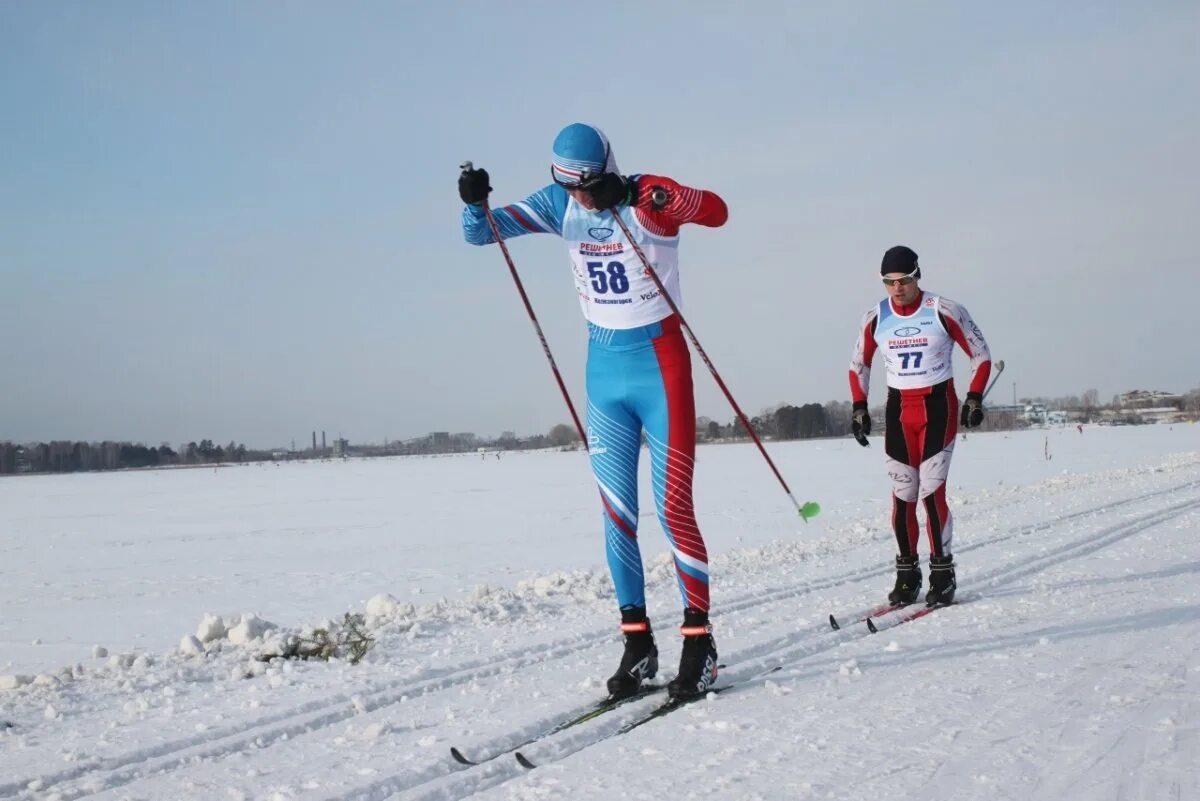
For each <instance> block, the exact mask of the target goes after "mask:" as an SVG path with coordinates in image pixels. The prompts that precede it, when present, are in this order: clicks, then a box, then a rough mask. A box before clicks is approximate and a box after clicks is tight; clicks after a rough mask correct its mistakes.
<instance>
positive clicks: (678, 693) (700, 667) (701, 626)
mask: <svg viewBox="0 0 1200 801" xmlns="http://www.w3.org/2000/svg"><path fill="white" fill-rule="evenodd" d="M679 633H680V634H682V635H683V651H682V653H680V655H679V674H678V675H676V676H675V678H673V679H671V681H670V683H668V684H667V695H669V696H670V697H671V698H676V699H680V700H690V699H692V698H699V697H700V696H702V695H704V693H706V692H708V689H709V688H710V687H712V686H713V684H715V683H716V681H717V645H716V643H714V642H713V637H712V626H710V625H709V624H708V613H707V612H701V611H700V610H699V609H685V610H683V625H682V626H680V627H679Z"/></svg>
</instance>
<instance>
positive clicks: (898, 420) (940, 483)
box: [884, 379, 958, 556]
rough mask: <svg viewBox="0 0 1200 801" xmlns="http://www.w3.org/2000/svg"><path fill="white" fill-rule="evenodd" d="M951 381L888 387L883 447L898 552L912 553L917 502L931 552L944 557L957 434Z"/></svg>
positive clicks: (951, 527)
mask: <svg viewBox="0 0 1200 801" xmlns="http://www.w3.org/2000/svg"><path fill="white" fill-rule="evenodd" d="M957 410H958V396H957V395H955V393H954V381H953V380H952V379H951V380H947V381H943V382H942V383H940V384H934V385H933V386H931V387H921V388H919V389H903V390H901V389H893V388H891V387H889V388H888V396H887V413H886V421H885V427H884V450H885V451H886V453H887V469H888V475H889V476H890V477H891V479H892V528H893V529H894V530H895V532H896V544H897V545H898V546H899V548H900V555H901V556H916V555H917V540H918V539H919V537H920V529H919V528H918V527H917V504H918V503H923V504H924V505H925V526H926V531H927V532H928V534H929V551H930V553H931V554H932V555H933V556H949V555H950V542H951V540H952V539H953V536H954V524H953V520H952V518H951V516H950V507H949V506H948V505H947V503H946V477H947V475H948V474H949V473H950V458H951V457H952V456H953V455H954V438H955V436H957V434H958V417H957V414H956V412H957Z"/></svg>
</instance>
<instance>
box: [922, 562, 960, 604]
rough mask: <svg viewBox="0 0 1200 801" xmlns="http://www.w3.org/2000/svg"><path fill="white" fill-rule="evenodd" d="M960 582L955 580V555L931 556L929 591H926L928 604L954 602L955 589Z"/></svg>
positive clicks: (926, 602)
mask: <svg viewBox="0 0 1200 801" xmlns="http://www.w3.org/2000/svg"><path fill="white" fill-rule="evenodd" d="M956 589H958V583H957V582H956V581H955V580H954V557H953V556H931V557H929V592H927V593H925V605H926V606H942V605H944V604H950V603H954V591H955V590H956Z"/></svg>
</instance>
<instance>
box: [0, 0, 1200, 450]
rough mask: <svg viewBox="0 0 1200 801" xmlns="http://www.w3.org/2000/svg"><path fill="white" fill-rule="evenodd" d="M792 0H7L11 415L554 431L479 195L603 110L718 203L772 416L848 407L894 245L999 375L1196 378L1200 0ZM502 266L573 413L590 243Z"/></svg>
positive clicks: (624, 134)
mask: <svg viewBox="0 0 1200 801" xmlns="http://www.w3.org/2000/svg"><path fill="white" fill-rule="evenodd" d="M779 5H780V10H777V11H774V12H772V13H766V12H763V11H743V10H737V9H734V8H733V7H732V6H730V5H729V4H727V3H721V4H716V3H694V2H692V3H682V2H679V3H675V2H670V3H620V2H609V3H597V4H590V5H585V4H579V3H555V4H549V3H528V4H525V3H515V4H495V3H491V4H484V3H475V2H472V3H453V2H447V3H435V4H421V5H417V4H400V3H384V2H380V3H353V4H328V3H324V4H318V3H306V2H289V3H278V2H212V3H182V2H176V3H163V2H34V1H33V0H27V1H21V2H13V1H12V0H10V1H9V2H5V3H2V4H0V320H2V324H3V336H2V337H0V372H2V374H3V376H4V391H3V392H2V393H0V439H14V440H28V439H51V438H63V439H67V438H71V439H73V438H86V439H101V438H124V439H134V440H142V441H149V442H157V441H160V440H167V441H170V442H172V443H178V442H180V441H186V440H191V439H197V440H198V439H200V438H202V437H209V438H212V439H215V440H217V441H222V442H224V441H228V440H229V439H237V440H239V441H245V442H247V443H249V444H252V445H261V446H267V445H278V444H286V443H287V442H288V441H289V440H291V439H293V438H295V439H296V440H297V441H300V442H303V441H307V438H308V436H309V432H310V431H312V430H313V429H317V430H318V431H320V430H322V429H324V430H326V431H327V432H328V435H329V436H330V437H333V436H335V435H336V434H338V433H340V434H343V435H345V436H347V437H349V438H350V439H351V440H352V441H379V440H382V439H383V438H385V437H389V438H393V439H397V438H405V437H411V436H415V435H418V434H422V433H425V432H427V431H430V430H435V429H436V430H450V431H475V432H477V433H481V434H496V433H499V432H500V431H501V430H503V429H511V430H515V431H519V432H534V431H545V430H547V429H549V428H550V426H551V425H553V424H554V423H556V422H562V421H565V420H566V419H567V415H566V413H565V411H564V409H563V408H562V401H561V399H560V398H559V397H558V393H557V391H556V389H555V386H554V384H553V381H552V379H551V377H550V374H549V371H548V368H547V367H546V364H545V360H544V358H543V356H542V354H541V350H540V347H539V346H538V343H537V341H536V339H535V338H534V335H533V333H532V330H531V327H530V325H529V322H528V320H527V318H526V317H525V313H524V311H523V309H522V308H521V306H520V303H519V301H518V298H517V296H516V293H515V290H514V289H513V286H512V282H511V279H510V278H509V276H508V273H507V270H506V268H505V266H504V263H503V261H502V259H501V257H500V254H499V252H498V251H497V249H495V248H494V247H490V248H472V247H469V246H467V245H465V244H464V243H463V242H462V238H461V232H460V229H459V212H460V203H459V200H458V197H457V192H456V189H455V181H456V177H457V172H458V170H457V165H458V163H459V162H460V161H461V160H462V159H464V158H470V159H473V160H474V161H475V163H476V164H477V165H480V166H485V167H487V168H488V169H489V171H490V172H491V174H492V186H494V187H495V189H496V191H495V193H494V195H493V198H494V201H495V202H497V203H503V202H506V201H510V200H514V199H517V198H519V197H521V196H523V195H525V194H526V193H528V192H529V191H531V190H533V189H535V188H537V187H538V186H541V185H542V184H543V183H545V182H546V180H547V177H548V166H547V165H548V152H549V147H550V143H551V141H552V139H553V137H554V135H555V133H556V132H557V131H558V129H559V128H560V127H562V126H563V125H565V124H566V123H569V122H572V121H575V120H583V121H588V122H593V123H595V124H598V125H600V126H601V127H602V128H604V129H605V130H606V132H607V133H608V135H609V137H610V139H611V140H612V142H613V146H614V151H615V153H616V154H617V157H618V160H619V163H620V165H621V166H622V168H623V169H624V170H626V171H629V172H661V173H665V174H669V175H672V176H673V177H676V178H677V179H679V180H681V181H683V182H685V183H690V184H693V185H697V186H703V187H707V188H711V189H715V190H717V191H718V192H720V193H721V194H722V195H723V196H724V197H725V198H726V200H727V201H728V204H729V206H730V210H731V217H730V221H729V224H728V225H727V226H726V227H725V228H723V229H718V230H705V229H686V230H685V232H684V240H683V249H682V255H681V258H682V270H683V286H684V296H685V311H686V313H687V316H688V319H689V322H690V323H691V324H692V327H693V329H694V330H695V331H696V333H697V334H698V335H699V337H700V340H701V343H702V344H703V345H704V346H705V348H706V350H707V351H708V352H709V354H710V356H712V358H713V360H714V362H715V363H716V365H717V367H718V369H720V370H721V371H722V374H723V376H724V378H725V379H726V381H727V382H728V383H729V385H730V387H731V388H732V389H733V391H734V393H735V395H736V396H737V397H738V399H739V402H740V403H741V404H742V405H743V407H745V408H746V409H747V410H748V411H751V412H752V413H753V412H756V411H758V410H759V409H762V408H764V407H766V406H768V405H771V404H774V403H778V402H781V401H790V402H795V403H800V402H808V401H822V402H823V401H827V400H831V399H843V398H845V397H846V396H847V385H846V367H847V361H848V357H849V353H850V348H851V345H852V344H853V339H854V335H855V328H856V326H857V323H858V321H859V318H860V317H861V315H862V313H863V312H864V311H865V310H866V309H867V307H869V306H870V305H871V304H872V303H873V302H874V301H876V300H877V299H878V298H879V297H881V296H882V291H881V287H880V285H879V283H878V261H879V257H880V255H881V254H882V252H883V251H884V250H885V249H886V248H887V247H889V246H890V245H893V244H897V243H905V244H908V245H910V246H912V247H913V248H914V249H916V250H917V251H918V253H920V254H921V261H922V265H923V272H924V275H925V279H924V281H923V285H924V286H925V287H926V288H928V289H932V290H935V291H940V292H942V293H944V294H946V295H948V296H950V297H952V298H954V299H956V300H958V301H959V302H961V303H963V304H964V305H966V306H967V307H968V308H969V309H970V310H971V311H972V312H973V314H974V315H975V318H976V320H977V321H978V322H979V324H980V325H981V326H982V328H983V330H984V332H985V333H986V334H987V336H988V338H989V340H990V342H991V344H992V347H993V351H994V355H995V356H996V357H997V358H1003V359H1005V360H1006V362H1007V364H1008V373H1006V375H1005V378H1004V383H1003V384H1002V388H1001V390H999V391H998V392H999V395H1000V396H1001V397H1002V398H1004V397H1008V396H1011V383H1010V382H1011V381H1014V380H1015V381H1016V382H1017V385H1018V391H1019V392H1020V393H1021V394H1022V395H1024V394H1028V393H1037V394H1044V395H1065V394H1079V393H1082V392H1083V391H1084V390H1085V389H1087V388H1089V387H1095V388H1097V389H1099V390H1100V391H1101V395H1102V397H1105V398H1108V397H1109V396H1111V395H1112V394H1113V393H1115V392H1118V391H1123V390H1126V389H1131V388H1135V387H1143V388H1163V389H1170V390H1176V391H1181V390H1186V389H1189V388H1191V387H1195V386H1198V385H1200V369H1198V368H1197V365H1198V364H1200V359H1198V358H1197V356H1198V354H1200V347H1198V346H1197V335H1196V323H1195V314H1194V311H1193V306H1194V304H1193V303H1192V301H1191V298H1192V296H1193V294H1194V292H1195V282H1196V280H1197V277H1198V276H1200V270H1198V269H1197V266H1198V265H1197V257H1196V253H1197V245H1196V237H1195V234H1194V231H1195V229H1196V224H1197V223H1196V221H1197V220H1200V189H1198V187H1200V155H1197V143H1198V142H1200V88H1198V87H1200V47H1198V46H1197V42H1198V41H1200V5H1197V4H1196V3H1194V2H1179V3H1171V2H1158V3H1148V4H1134V3H1121V2H1101V3H1095V2H1089V3H1065V4H1047V3H1040V2H1022V3H1013V4H1004V5H1003V6H1002V7H1001V6H996V5H994V4H991V5H988V4H979V3H972V4H963V3H949V2H947V3H904V4H897V3H892V4H885V3H854V4H850V3H837V4H830V3H826V4H819V5H816V6H809V5H808V4H779ZM757 6H758V7H760V8H762V7H765V4H757ZM785 6H786V7H785ZM512 252H513V254H514V256H515V258H516V259H517V266H518V268H519V269H520V270H521V272H522V275H523V277H524V278H525V280H526V283H527V288H528V290H529V292H530V295H531V296H532V299H533V302H534V304H535V306H536V308H537V310H538V312H539V314H540V316H541V318H542V322H543V325H544V327H545V329H546V333H547V335H548V337H549V339H550V342H551V345H552V346H553V347H554V348H555V355H556V357H557V358H558V361H559V363H560V365H561V366H562V368H563V371H564V375H565V377H566V379H567V381H568V383H569V385H570V386H571V388H572V390H573V392H574V395H575V398H576V402H577V403H580V402H582V391H583V384H582V374H583V372H582V368H583V360H584V355H585V341H584V339H585V338H584V328H583V324H582V320H581V317H580V314H579V309H578V305H577V303H576V301H575V298H574V295H573V292H572V288H571V277H570V272H569V270H568V269H567V267H566V254H565V250H564V248H563V245H562V243H561V242H560V241H558V240H555V239H553V238H552V237H547V236H543V237H530V238H525V239H522V240H519V241H516V242H514V243H513V244H512ZM963 369H965V368H964V365H963V364H962V363H961V362H960V380H963V379H965V375H963ZM875 383H876V393H879V392H880V391H881V386H882V381H880V380H879V379H878V378H877V379H876V382H875ZM696 384H697V405H698V412H699V413H700V414H705V415H709V416H712V417H714V418H718V419H721V420H727V419H729V418H731V417H732V413H731V412H730V410H729V409H728V407H727V405H726V404H725V402H724V399H723V398H722V397H721V395H720V394H719V392H718V391H717V390H716V389H715V387H714V386H713V382H712V381H711V379H710V378H709V377H708V375H707V372H706V371H705V370H704V368H703V366H702V365H701V364H700V363H699V362H698V361H697V363H696ZM880 397H882V396H881V395H880ZM877 399H878V398H877Z"/></svg>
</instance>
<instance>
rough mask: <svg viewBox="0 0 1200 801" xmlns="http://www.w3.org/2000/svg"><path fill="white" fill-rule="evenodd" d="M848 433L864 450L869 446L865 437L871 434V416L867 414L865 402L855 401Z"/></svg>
mask: <svg viewBox="0 0 1200 801" xmlns="http://www.w3.org/2000/svg"><path fill="white" fill-rule="evenodd" d="M850 431H851V432H853V434H854V438H855V439H856V440H858V444H859V445H862V446H863V447H864V448H865V447H867V446H868V445H870V444H871V443H870V441H869V440H868V439H867V435H868V434H870V433H871V415H869V414H868V413H867V402H866V401H857V402H855V404H854V414H853V416H851V418H850Z"/></svg>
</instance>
